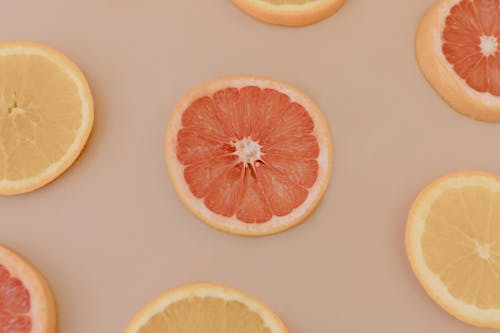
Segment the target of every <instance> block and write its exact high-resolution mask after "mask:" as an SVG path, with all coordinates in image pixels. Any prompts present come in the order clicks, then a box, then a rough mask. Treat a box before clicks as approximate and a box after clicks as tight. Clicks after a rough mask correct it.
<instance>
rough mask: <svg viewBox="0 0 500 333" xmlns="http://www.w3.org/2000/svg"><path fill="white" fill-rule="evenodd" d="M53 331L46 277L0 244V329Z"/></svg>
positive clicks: (17, 332) (53, 315)
mask: <svg viewBox="0 0 500 333" xmlns="http://www.w3.org/2000/svg"><path fill="white" fill-rule="evenodd" d="M55 331H56V311H55V303H54V298H53V296H52V292H51V291H50V288H49V286H48V284H47V282H46V280H45V279H44V278H43V276H42V275H41V274H40V273H39V272H38V271H37V270H36V269H35V268H33V266H31V265H30V264H29V263H28V262H27V261H26V260H24V259H23V258H21V257H20V256H19V255H17V254H15V253H14V252H12V251H11V250H9V249H7V248H5V247H3V246H0V332H2V333H54V332H55Z"/></svg>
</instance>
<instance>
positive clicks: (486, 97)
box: [416, 0, 500, 122]
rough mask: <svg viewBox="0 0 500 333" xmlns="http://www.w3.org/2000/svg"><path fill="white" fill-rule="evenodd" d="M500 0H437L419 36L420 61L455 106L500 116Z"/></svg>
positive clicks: (487, 117)
mask: <svg viewBox="0 0 500 333" xmlns="http://www.w3.org/2000/svg"><path fill="white" fill-rule="evenodd" d="M499 14H500V1H499V0H473V1H472V0H460V1H457V0H439V1H437V2H436V4H435V5H434V6H433V7H432V8H431V9H430V10H429V11H428V12H427V13H426V14H425V16H424V17H423V19H422V21H421V23H420V26H419V28H418V32H417V37H416V55H417V61H418V64H419V66H420V68H421V70H422V72H423V73H424V75H425V77H426V78H427V80H428V81H429V82H430V84H431V85H432V86H433V87H434V88H435V89H436V91H437V92H438V93H439V94H440V95H441V97H442V98H443V99H444V100H445V101H446V102H448V104H450V105H451V106H452V107H453V108H454V109H455V110H456V111H458V112H460V113H462V114H465V115H467V116H469V117H471V118H474V119H478V120H483V121H489V122H499V121H500V49H499V37H500V24H497V17H498V16H499Z"/></svg>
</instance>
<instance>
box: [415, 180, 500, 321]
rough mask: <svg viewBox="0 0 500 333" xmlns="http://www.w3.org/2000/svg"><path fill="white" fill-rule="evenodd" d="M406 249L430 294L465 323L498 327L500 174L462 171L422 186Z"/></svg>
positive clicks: (499, 316)
mask: <svg viewBox="0 0 500 333" xmlns="http://www.w3.org/2000/svg"><path fill="white" fill-rule="evenodd" d="M406 248H407V252H408V257H409V260H410V263H411V266H412V268H413V270H414V272H415V274H416V276H417V278H418V280H419V281H420V283H421V284H422V286H423V287H424V289H425V290H426V291H427V293H428V294H429V295H430V296H431V297H432V298H433V299H434V300H435V301H436V302H437V303H438V304H440V305H441V306H442V307H443V308H444V309H445V310H446V311H448V312H449V313H450V314H452V315H453V316H455V317H456V318H458V319H460V320H462V321H465V322H467V323H470V324H473V325H476V326H482V327H491V328H500V177H498V176H496V175H493V174H490V173H486V172H481V171H463V172H458V173H454V174H451V175H448V176H446V177H443V178H440V179H438V180H436V181H435V182H433V183H432V184H431V185H429V186H428V187H427V188H426V189H424V190H423V191H422V192H421V193H420V194H419V195H418V197H417V199H416V200H415V203H414V204H413V207H412V209H411V211H410V214H409V217H408V224H407V233H406Z"/></svg>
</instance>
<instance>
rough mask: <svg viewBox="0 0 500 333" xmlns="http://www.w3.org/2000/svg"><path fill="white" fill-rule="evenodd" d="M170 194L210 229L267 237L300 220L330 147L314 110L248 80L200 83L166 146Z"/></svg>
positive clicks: (325, 175)
mask: <svg viewBox="0 0 500 333" xmlns="http://www.w3.org/2000/svg"><path fill="white" fill-rule="evenodd" d="M165 154H166V160H167V165H168V169H169V171H170V176H171V179H172V182H173V183H174V187H175V189H176V190H177V193H178V194H179V196H180V198H181V199H182V201H183V202H184V203H185V205H186V206H187V207H188V208H189V209H190V210H191V211H192V212H193V213H194V214H195V215H196V216H198V217H199V218H200V219H201V220H203V221H205V222H206V223H208V224H209V225H211V226H213V227H215V228H217V229H220V230H223V231H227V232H230V233H235V234H240V235H267V234H272V233H276V232H279V231H282V230H285V229H288V228H290V227H292V226H294V225H297V224H298V223H300V222H301V221H303V220H304V219H305V218H306V217H307V216H308V215H309V214H311V213H312V211H313V210H314V209H315V207H316V206H317V205H318V203H319V200H320V199H321V197H322V195H323V193H324V191H325V189H326V187H327V184H328V180H329V177H330V170H331V166H332V144H331V139H330V133H329V130H328V125H327V123H326V121H325V119H324V118H323V116H322V114H321V112H320V111H319V109H318V108H317V106H316V105H315V104H314V103H313V102H312V101H311V100H310V99H309V98H308V97H306V96H305V95H304V94H302V93H301V92H300V91H298V90H297V89H295V88H292V87H291V86H289V85H287V84H285V83H282V82H278V81H274V80H270V79H266V78H261V77H253V76H235V77H224V78H220V79H216V80H214V81H210V82H208V83H205V84H203V85H201V86H199V87H198V88H195V89H194V90H192V91H191V92H190V93H189V94H187V95H186V96H185V97H184V98H182V99H181V100H180V102H179V103H178V104H177V106H176V107H175V109H174V112H173V114H172V118H171V120H170V124H169V126H168V130H167V135H166V139H165Z"/></svg>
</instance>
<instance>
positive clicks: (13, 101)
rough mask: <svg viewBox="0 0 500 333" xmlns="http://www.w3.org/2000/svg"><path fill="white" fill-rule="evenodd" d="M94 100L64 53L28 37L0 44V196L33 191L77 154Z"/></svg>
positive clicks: (90, 121)
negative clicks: (19, 40)
mask: <svg viewBox="0 0 500 333" xmlns="http://www.w3.org/2000/svg"><path fill="white" fill-rule="evenodd" d="M92 123H93V103H92V96H91V94H90V89H89V86H88V84H87V81H86V80H85V77H84V76H83V74H82V73H81V72H80V70H79V69H78V68H77V67H76V65H74V64H73V63H72V62H71V61H70V60H69V59H68V58H66V57H65V56H64V55H63V54H61V53H60V52H58V51H56V50H54V49H51V48H49V47H46V46H42V45H38V44H34V43H29V42H9V43H3V44H0V195H9V194H19V193H24V192H29V191H32V190H35V189H37V188H39V187H41V186H43V185H45V184H47V183H49V182H50V181H52V180H54V179H55V178H56V177H57V176H59V175H60V174H61V173H62V172H64V171H65V170H66V169H67V168H68V167H69V166H70V165H71V164H72V163H73V162H74V161H75V159H76V158H77V157H78V155H79V154H80V151H81V150H82V148H83V146H84V145H85V143H86V141H87V138H88V136H89V134H90V130H91V128H92Z"/></svg>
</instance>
